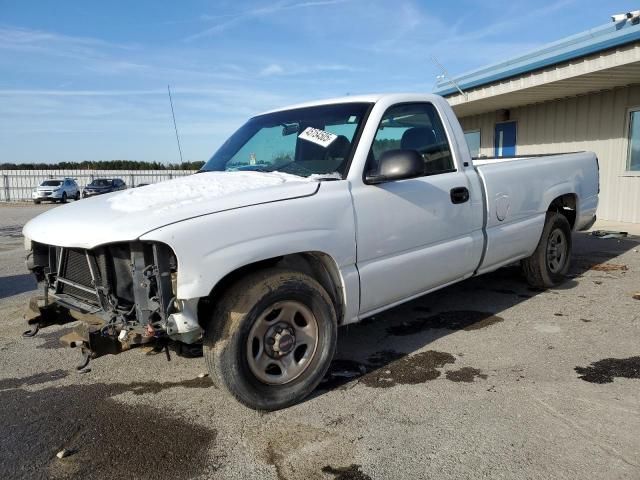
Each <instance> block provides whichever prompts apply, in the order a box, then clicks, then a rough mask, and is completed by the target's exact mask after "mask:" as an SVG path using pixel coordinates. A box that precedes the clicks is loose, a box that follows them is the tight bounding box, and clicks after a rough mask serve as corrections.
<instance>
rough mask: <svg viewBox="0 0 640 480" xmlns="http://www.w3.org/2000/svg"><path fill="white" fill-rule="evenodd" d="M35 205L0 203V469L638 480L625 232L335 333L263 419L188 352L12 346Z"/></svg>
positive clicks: (639, 443) (631, 275) (44, 336)
mask: <svg viewBox="0 0 640 480" xmlns="http://www.w3.org/2000/svg"><path fill="white" fill-rule="evenodd" d="M49 208H59V207H55V206H50V205H39V206H35V205H0V321H1V322H2V328H0V359H1V361H0V405H1V407H0V433H1V434H0V472H1V473H2V478H25V479H27V478H28V479H32V478H97V479H101V478H104V479H107V478H109V479H111V478H115V477H116V476H123V477H124V476H127V477H129V478H140V479H147V478H149V479H162V478H172V479H175V478H220V479H227V478H229V479H231V478H235V479H251V478H256V479H258V478H259V479H278V480H283V479H287V480H292V479H315V478H317V479H360V480H362V479H399V478H401V479H404V478H406V479H422V478H424V479H428V478H429V479H467V478H469V479H472V478H473V479H476V478H507V479H512V478H518V479H528V478H531V479H539V478H559V479H585V478H594V479H595V478H597V479H623V478H624V479H628V478H636V479H637V478H640V435H639V434H638V432H640V378H639V377H640V300H638V299H634V298H633V296H634V294H636V293H640V238H638V237H627V238H606V239H601V238H596V237H594V236H591V235H588V234H585V233H581V234H576V235H575V236H574V258H573V264H572V268H571V272H570V273H571V275H570V277H569V278H568V279H567V281H566V282H565V283H564V284H563V285H561V286H560V287H558V288H555V289H552V290H547V291H537V290H534V289H531V288H529V287H528V286H527V284H526V283H525V282H524V280H523V278H522V276H521V275H520V272H519V269H518V268H517V267H506V268H503V269H501V270H499V271H497V272H494V273H491V274H487V275H485V276H482V277H478V278H474V279H470V280H467V281H465V282H462V283H460V284H458V285H455V286H452V287H449V288H446V289H443V290H441V291H439V292H436V293H434V294H431V295H427V296H424V297H422V298H419V299H417V300H415V301H412V302H410V303H407V304H405V305H403V306H401V307H398V308H395V309H393V310H391V311H388V312H386V313H384V314H381V315H378V316H376V317H374V318H371V319H367V320H366V321H364V322H362V323H360V324H357V325H351V326H347V327H344V328H342V329H341V330H340V332H339V347H338V355H337V357H336V360H335V361H334V363H333V365H332V367H331V369H330V373H329V374H328V375H327V377H326V379H325V380H326V381H325V382H323V383H322V384H321V386H320V388H318V389H317V391H316V392H315V393H314V394H313V395H312V396H311V397H310V398H309V399H307V400H306V401H304V402H303V403H301V404H299V405H296V406H294V407H291V408H288V409H285V410H281V411H278V412H273V413H266V414H265V413H259V412H255V411H252V410H250V409H247V408H245V407H243V406H241V405H240V404H238V403H236V402H234V401H232V400H230V399H229V398H228V397H227V396H225V395H223V394H222V393H221V392H220V391H218V390H216V389H215V388H214V387H213V386H212V384H211V382H210V380H209V378H208V377H204V378H202V375H201V374H203V373H205V372H206V367H205V365H204V361H203V359H202V358H195V359H189V358H184V357H180V356H177V355H175V354H174V355H172V357H171V361H167V359H166V357H165V355H164V354H160V355H153V354H148V353H147V352H144V351H142V350H141V349H136V350H132V351H130V352H126V353H123V354H121V355H117V356H106V357H102V358H99V359H97V360H95V361H93V362H92V363H91V365H90V367H91V371H90V372H88V373H83V374H80V373H78V372H76V370H75V368H74V366H75V365H76V364H77V363H78V361H79V353H78V352H77V351H75V350H73V349H67V348H63V347H62V346H61V345H60V344H59V342H58V339H59V337H60V336H61V335H63V334H64V333H67V332H68V331H70V327H71V326H73V324H71V325H62V326H52V327H49V328H48V329H45V330H43V331H41V332H40V333H39V334H38V335H37V336H36V337H34V338H30V339H25V338H22V337H21V333H22V332H23V330H25V329H26V326H25V323H24V314H25V307H26V304H27V302H28V299H29V298H30V297H31V296H32V295H35V294H37V293H38V292H37V291H36V290H35V289H36V283H35V281H34V280H33V279H32V278H31V276H30V275H28V274H27V272H26V270H25V267H24V261H23V250H22V249H23V241H22V238H21V235H20V232H21V228H22V225H24V223H25V222H26V221H28V220H29V219H30V218H32V217H33V216H35V215H37V214H38V213H40V212H43V211H45V210H47V209H49ZM63 208H64V207H63ZM425 274H428V272H425ZM63 449H66V450H67V451H68V453H69V455H68V456H67V457H65V458H62V459H59V458H57V457H56V453H58V452H60V451H61V450H63Z"/></svg>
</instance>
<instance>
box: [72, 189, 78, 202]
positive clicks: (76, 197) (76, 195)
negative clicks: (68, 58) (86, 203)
mask: <svg viewBox="0 0 640 480" xmlns="http://www.w3.org/2000/svg"><path fill="white" fill-rule="evenodd" d="M73 199H74V200H75V201H76V202H77V201H78V200H80V190H78V191H77V192H76V194H75V196H74V197H73Z"/></svg>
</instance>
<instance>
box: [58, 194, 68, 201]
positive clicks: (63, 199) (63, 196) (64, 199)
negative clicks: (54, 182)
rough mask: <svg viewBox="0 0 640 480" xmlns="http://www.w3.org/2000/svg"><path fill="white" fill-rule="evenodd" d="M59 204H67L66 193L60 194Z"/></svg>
mask: <svg viewBox="0 0 640 480" xmlns="http://www.w3.org/2000/svg"><path fill="white" fill-rule="evenodd" d="M60 203H67V192H62V198H61V199H60Z"/></svg>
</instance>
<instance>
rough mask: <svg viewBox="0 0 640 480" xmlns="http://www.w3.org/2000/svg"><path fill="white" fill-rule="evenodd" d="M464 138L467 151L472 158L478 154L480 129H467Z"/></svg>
mask: <svg viewBox="0 0 640 480" xmlns="http://www.w3.org/2000/svg"><path fill="white" fill-rule="evenodd" d="M464 138H465V140H466V141H467V145H468V146H469V151H470V152H471V156H472V157H473V158H477V157H479V156H480V130H469V131H468V132H464Z"/></svg>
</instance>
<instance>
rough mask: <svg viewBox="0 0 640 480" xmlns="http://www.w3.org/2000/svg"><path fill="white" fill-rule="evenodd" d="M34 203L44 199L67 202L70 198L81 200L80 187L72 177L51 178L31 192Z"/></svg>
mask: <svg viewBox="0 0 640 480" xmlns="http://www.w3.org/2000/svg"><path fill="white" fill-rule="evenodd" d="M31 198H32V199H33V203H36V204H38V203H40V202H44V201H49V202H60V203H66V201H67V200H68V199H70V198H73V199H74V200H80V188H79V187H78V184H77V183H76V181H75V180H74V179H72V178H50V179H48V180H45V181H43V182H42V183H41V184H40V185H38V187H37V188H36V189H35V190H34V191H33V192H32V193H31Z"/></svg>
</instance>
